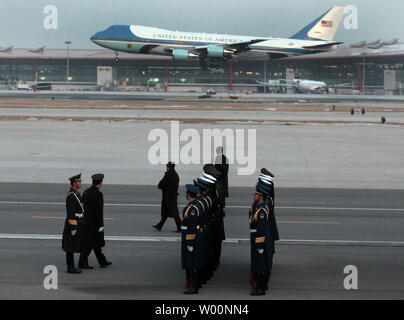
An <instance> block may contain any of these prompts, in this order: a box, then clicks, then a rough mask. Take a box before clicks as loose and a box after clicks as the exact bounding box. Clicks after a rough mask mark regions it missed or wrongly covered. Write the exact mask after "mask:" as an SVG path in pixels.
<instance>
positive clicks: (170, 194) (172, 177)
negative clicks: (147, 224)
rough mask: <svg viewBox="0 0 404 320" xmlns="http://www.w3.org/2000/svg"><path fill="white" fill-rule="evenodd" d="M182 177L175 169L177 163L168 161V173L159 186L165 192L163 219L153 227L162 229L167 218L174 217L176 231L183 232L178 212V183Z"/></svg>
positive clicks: (162, 208) (162, 202)
mask: <svg viewBox="0 0 404 320" xmlns="http://www.w3.org/2000/svg"><path fill="white" fill-rule="evenodd" d="M179 182H180V178H179V176H178V174H177V172H176V171H175V164H174V163H172V162H171V161H170V162H169V163H167V166H166V173H165V174H164V177H163V179H161V181H160V182H159V184H158V188H159V189H160V190H161V191H162V192H163V199H162V200H161V221H160V222H159V223H158V224H156V225H154V226H153V228H155V229H157V230H158V231H161V229H162V228H163V225H164V223H165V222H166V220H167V218H169V217H170V218H173V219H174V220H175V224H176V225H177V230H176V231H175V232H179V233H180V232H181V219H180V216H179V213H178V205H177V198H178V185H179Z"/></svg>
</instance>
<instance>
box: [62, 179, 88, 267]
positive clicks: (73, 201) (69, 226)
mask: <svg viewBox="0 0 404 320" xmlns="http://www.w3.org/2000/svg"><path fill="white" fill-rule="evenodd" d="M69 180H70V190H69V192H68V193H67V195H66V221H65V225H64V229H63V237H62V249H63V250H64V251H65V252H66V264H67V272H68V273H76V274H77V273H81V270H80V269H77V268H75V266H74V253H80V252H81V237H82V221H83V213H84V208H83V200H82V198H81V195H80V192H79V189H80V188H81V173H80V174H78V175H75V176H73V177H71V178H69Z"/></svg>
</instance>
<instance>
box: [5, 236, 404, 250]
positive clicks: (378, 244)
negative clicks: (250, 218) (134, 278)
mask: <svg viewBox="0 0 404 320" xmlns="http://www.w3.org/2000/svg"><path fill="white" fill-rule="evenodd" d="M0 239H9V240H10V239H11V240H12V239H16V240H61V239H62V236H60V235H51V234H8V233H0ZM105 240H108V241H124V242H180V241H181V238H180V237H142V236H106V237H105ZM224 242H225V243H236V244H237V243H249V242H250V239H247V238H241V239H236V238H230V239H227V240H225V241H224ZM277 244H282V245H317V246H361V247H404V241H360V240H308V239H307V240H306V239H282V240H279V241H278V242H277Z"/></svg>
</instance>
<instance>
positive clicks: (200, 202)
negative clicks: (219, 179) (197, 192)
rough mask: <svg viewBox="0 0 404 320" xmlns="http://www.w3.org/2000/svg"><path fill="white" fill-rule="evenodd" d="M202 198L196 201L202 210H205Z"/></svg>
mask: <svg viewBox="0 0 404 320" xmlns="http://www.w3.org/2000/svg"><path fill="white" fill-rule="evenodd" d="M202 200H203V199H202ZM202 200H198V203H199V204H200V205H201V206H202V210H203V211H205V205H204V204H203V201H202Z"/></svg>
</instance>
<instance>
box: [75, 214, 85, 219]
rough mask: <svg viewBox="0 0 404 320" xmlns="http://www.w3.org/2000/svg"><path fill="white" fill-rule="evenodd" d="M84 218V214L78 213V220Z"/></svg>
mask: <svg viewBox="0 0 404 320" xmlns="http://www.w3.org/2000/svg"><path fill="white" fill-rule="evenodd" d="M83 216H84V214H82V213H76V217H77V218H83Z"/></svg>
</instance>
